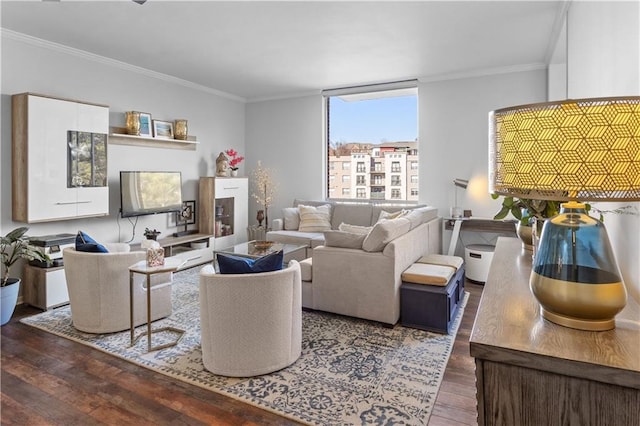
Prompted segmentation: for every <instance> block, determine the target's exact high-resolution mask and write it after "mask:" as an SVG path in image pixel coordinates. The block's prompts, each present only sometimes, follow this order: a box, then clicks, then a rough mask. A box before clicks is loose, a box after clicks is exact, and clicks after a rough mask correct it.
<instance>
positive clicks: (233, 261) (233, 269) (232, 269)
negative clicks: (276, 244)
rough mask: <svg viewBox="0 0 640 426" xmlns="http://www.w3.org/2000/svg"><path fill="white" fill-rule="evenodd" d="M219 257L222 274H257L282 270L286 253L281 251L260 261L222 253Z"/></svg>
mask: <svg viewBox="0 0 640 426" xmlns="http://www.w3.org/2000/svg"><path fill="white" fill-rule="evenodd" d="M217 256H218V257H217V258H218V267H219V269H220V273H221V274H255V273H258V272H271V271H279V270H281V269H282V260H283V257H284V252H283V251H282V250H280V251H278V252H275V253H271V254H268V255H266V256H262V257H260V258H258V259H249V258H246V257H240V256H231V255H228V254H222V253H218V255H217Z"/></svg>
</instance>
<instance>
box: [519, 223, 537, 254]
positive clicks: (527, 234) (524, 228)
mask: <svg viewBox="0 0 640 426" xmlns="http://www.w3.org/2000/svg"><path fill="white" fill-rule="evenodd" d="M516 235H517V236H518V238H520V241H522V248H523V249H525V250H527V251H533V226H530V225H523V224H522V223H521V222H520V221H518V223H517V224H516Z"/></svg>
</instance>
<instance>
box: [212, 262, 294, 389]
mask: <svg viewBox="0 0 640 426" xmlns="http://www.w3.org/2000/svg"><path fill="white" fill-rule="evenodd" d="M200 320H201V327H202V331H201V332H202V336H201V343H202V362H203V364H204V367H205V368H206V369H207V370H209V371H211V372H212V373H214V374H219V375H222V376H229V377H251V376H257V375H261V374H267V373H271V372H273V371H277V370H280V369H282V368H284V367H287V366H289V365H291V364H293V363H294V362H295V361H296V360H297V359H298V358H299V357H300V354H301V353H302V281H301V275H300V265H299V264H298V262H297V261H295V260H292V261H291V262H289V265H288V267H286V268H284V269H282V270H280V271H273V272H262V273H252V274H216V273H215V270H214V268H213V266H211V265H207V266H205V267H204V268H202V270H201V272H200Z"/></svg>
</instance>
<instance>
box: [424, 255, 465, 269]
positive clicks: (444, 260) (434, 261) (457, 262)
mask: <svg viewBox="0 0 640 426" xmlns="http://www.w3.org/2000/svg"><path fill="white" fill-rule="evenodd" d="M416 263H428V264H431V265H440V266H450V267H452V268H455V269H456V271H457V270H458V269H460V267H462V265H463V264H464V260H463V259H462V258H461V257H459V256H447V255H445V254H436V253H431V254H428V255H426V256H422V257H421V258H420V259H418V260H416Z"/></svg>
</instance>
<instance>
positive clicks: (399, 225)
mask: <svg viewBox="0 0 640 426" xmlns="http://www.w3.org/2000/svg"><path fill="white" fill-rule="evenodd" d="M410 229H411V222H410V221H409V220H408V219H406V218H404V217H399V218H397V219H390V220H383V221H381V222H378V223H376V224H375V225H374V227H373V229H372V230H371V232H369V234H368V235H367V236H366V238H365V239H364V241H363V243H362V249H363V250H364V251H368V252H374V251H382V250H383V249H384V247H385V246H386V245H387V244H388V243H389V242H390V241H393V240H395V239H396V238H398V237H399V236H401V235H404V234H406V233H407V232H409V230H410Z"/></svg>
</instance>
